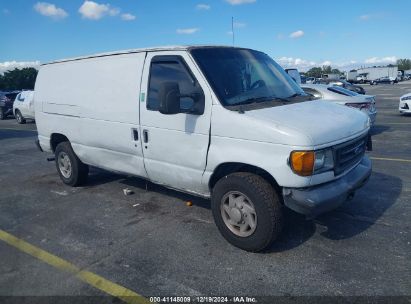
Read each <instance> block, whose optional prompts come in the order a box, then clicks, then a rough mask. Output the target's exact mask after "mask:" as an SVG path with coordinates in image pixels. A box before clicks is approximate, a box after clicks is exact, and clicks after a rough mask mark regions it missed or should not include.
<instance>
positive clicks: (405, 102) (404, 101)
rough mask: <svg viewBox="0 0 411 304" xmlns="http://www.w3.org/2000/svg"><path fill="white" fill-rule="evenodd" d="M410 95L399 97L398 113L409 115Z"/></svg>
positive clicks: (410, 111) (410, 110)
mask: <svg viewBox="0 0 411 304" xmlns="http://www.w3.org/2000/svg"><path fill="white" fill-rule="evenodd" d="M410 107H411V93H408V94H405V95H402V96H401V97H400V106H399V110H400V113H411V109H410Z"/></svg>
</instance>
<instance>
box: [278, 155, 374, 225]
mask: <svg viewBox="0 0 411 304" xmlns="http://www.w3.org/2000/svg"><path fill="white" fill-rule="evenodd" d="M370 175H371V160H370V159H369V158H368V157H367V156H366V155H364V157H363V159H362V160H361V162H360V163H359V164H358V165H357V166H356V167H355V168H354V169H352V170H351V171H350V172H349V173H347V174H346V175H344V176H342V177H341V178H339V179H337V180H334V181H332V182H329V183H326V184H322V185H318V186H314V187H310V188H302V189H297V188H283V198H284V204H285V205H286V206H287V207H288V208H290V209H292V210H294V211H296V212H298V213H301V214H304V215H307V216H308V217H315V216H317V215H319V214H321V213H324V212H327V211H330V210H332V209H335V208H337V207H338V206H339V205H341V204H342V203H344V202H345V201H346V200H347V199H348V198H350V197H351V196H352V195H353V194H354V192H355V190H357V189H358V188H360V187H362V186H363V185H364V184H365V183H366V182H367V181H368V178H369V177H370Z"/></svg>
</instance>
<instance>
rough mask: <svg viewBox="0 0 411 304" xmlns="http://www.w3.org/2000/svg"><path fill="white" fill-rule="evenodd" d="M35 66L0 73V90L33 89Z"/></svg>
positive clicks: (35, 74) (35, 75)
mask: <svg viewBox="0 0 411 304" xmlns="http://www.w3.org/2000/svg"><path fill="white" fill-rule="evenodd" d="M37 72H38V71H37V70H36V69H35V68H23V69H14V70H12V71H7V72H4V74H3V75H0V91H12V90H33V89H34V84H35V82H36V77H37Z"/></svg>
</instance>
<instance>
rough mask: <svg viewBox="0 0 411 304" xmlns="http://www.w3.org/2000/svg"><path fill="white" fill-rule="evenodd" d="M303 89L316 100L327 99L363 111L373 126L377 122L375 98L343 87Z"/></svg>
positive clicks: (308, 87)
mask: <svg viewBox="0 0 411 304" xmlns="http://www.w3.org/2000/svg"><path fill="white" fill-rule="evenodd" d="M301 88H302V89H303V90H304V92H306V93H307V94H310V95H312V96H314V98H315V99H326V100H329V101H331V102H335V103H338V104H342V105H345V106H348V107H352V108H356V109H358V110H360V111H363V112H365V113H367V114H368V116H369V117H370V122H371V125H373V124H374V122H375V119H376V117H377V109H376V107H375V96H372V95H362V94H358V93H355V92H353V91H350V90H347V89H345V88H343V87H339V86H333V85H324V84H303V85H301Z"/></svg>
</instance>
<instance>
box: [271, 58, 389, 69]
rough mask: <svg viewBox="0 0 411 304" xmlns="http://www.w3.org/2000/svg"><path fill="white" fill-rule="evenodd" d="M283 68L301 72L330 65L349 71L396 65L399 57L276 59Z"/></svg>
mask: <svg viewBox="0 0 411 304" xmlns="http://www.w3.org/2000/svg"><path fill="white" fill-rule="evenodd" d="M275 60H276V61H277V62H278V63H279V64H280V65H281V66H282V67H283V68H298V69H299V70H300V71H303V72H304V71H308V70H309V69H311V68H313V67H322V66H323V65H330V66H331V67H332V68H337V69H339V70H341V71H349V70H352V69H358V68H360V67H367V66H373V65H377V64H379V65H386V64H395V63H396V61H397V57H395V56H388V57H371V58H368V59H365V60H364V61H357V60H349V61H341V62H334V61H330V60H323V61H314V60H307V59H301V58H293V57H285V56H284V57H280V58H276V59H275Z"/></svg>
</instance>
